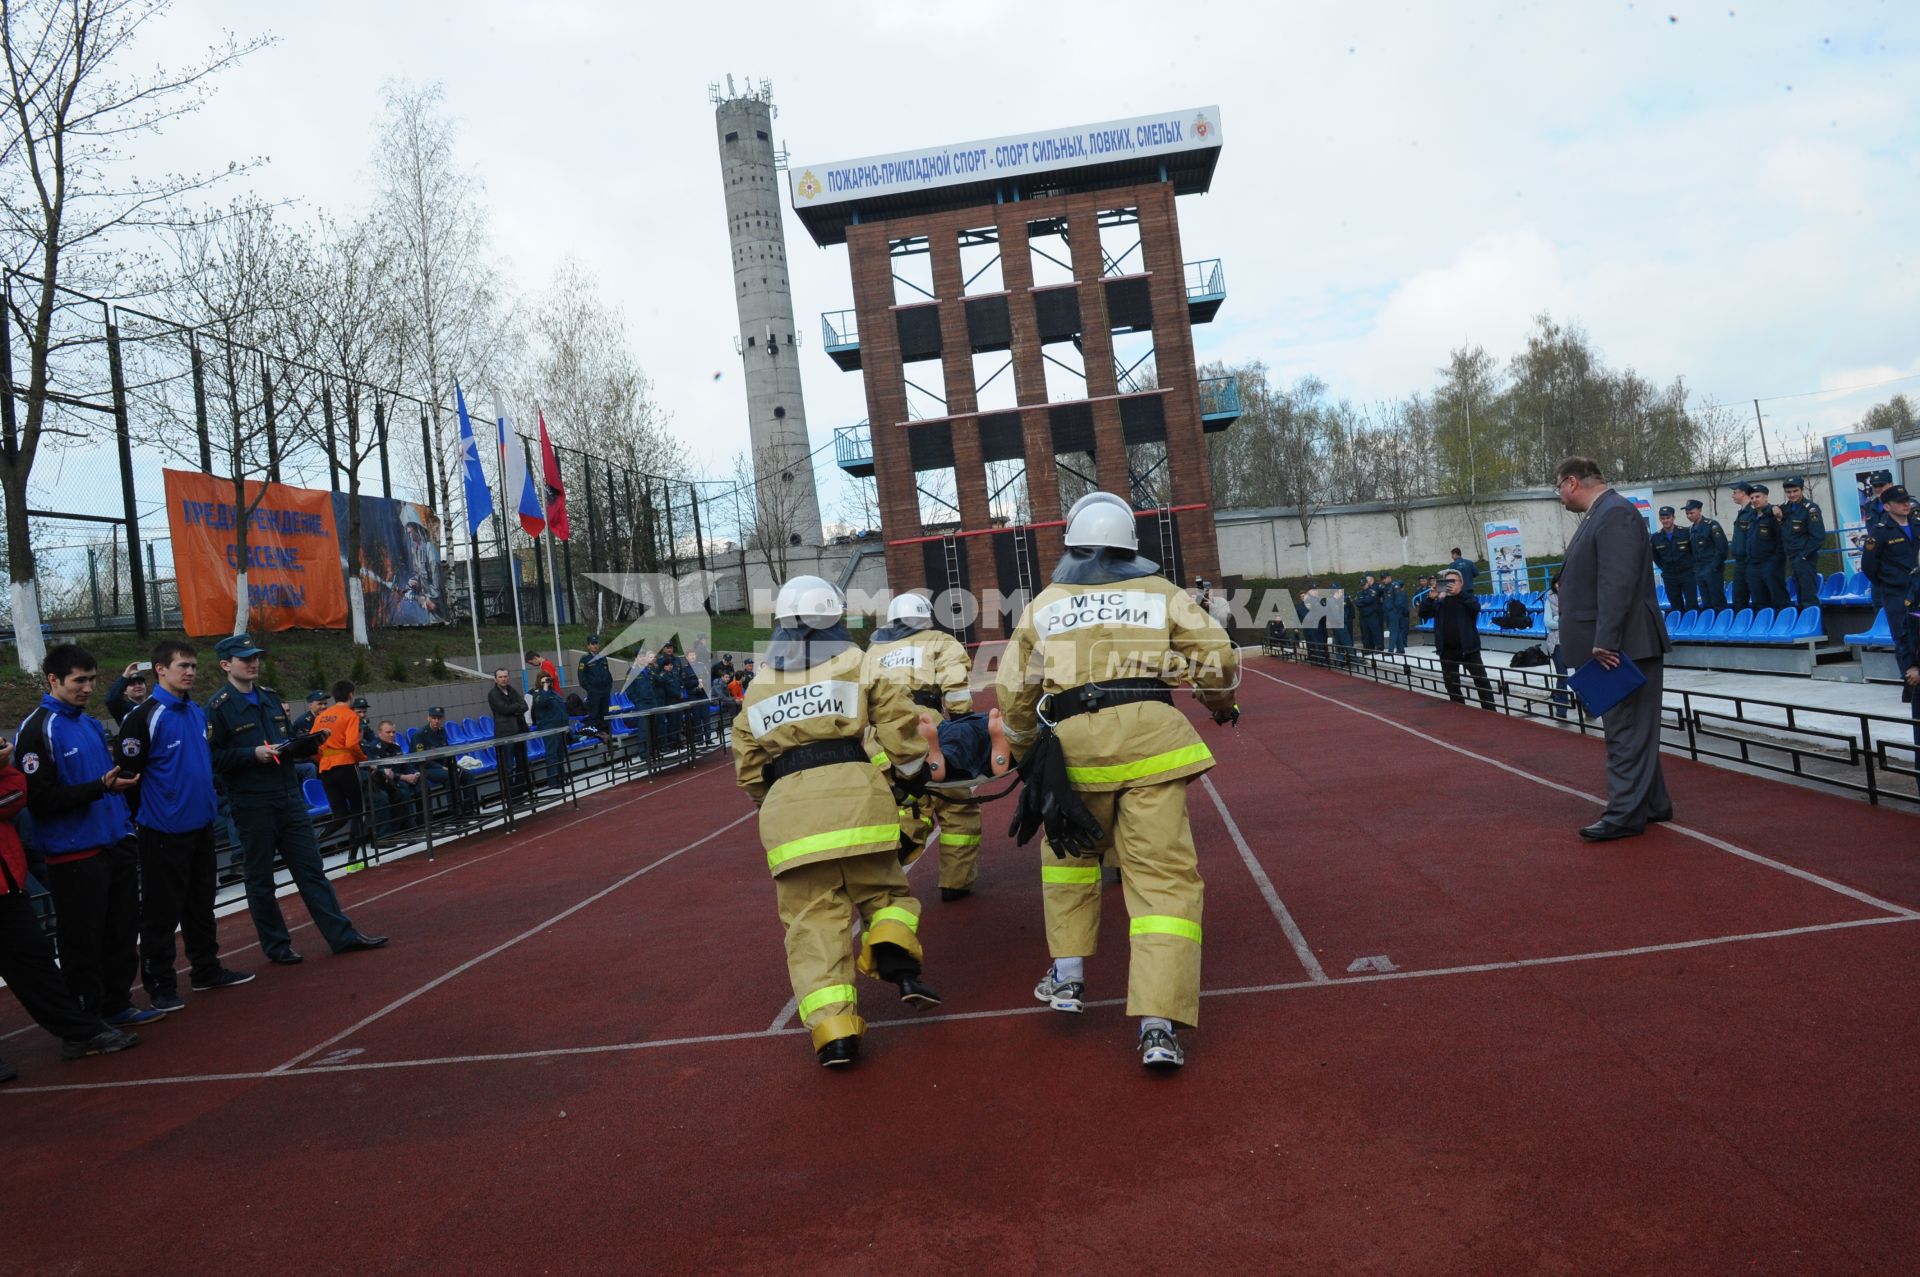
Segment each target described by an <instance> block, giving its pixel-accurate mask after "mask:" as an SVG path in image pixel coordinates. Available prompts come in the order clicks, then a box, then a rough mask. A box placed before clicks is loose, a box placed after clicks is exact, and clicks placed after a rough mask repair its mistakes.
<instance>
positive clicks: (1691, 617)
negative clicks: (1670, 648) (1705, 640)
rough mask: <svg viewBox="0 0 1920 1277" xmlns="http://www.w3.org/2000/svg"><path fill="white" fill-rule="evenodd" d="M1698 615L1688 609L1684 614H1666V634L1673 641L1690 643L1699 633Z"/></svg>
mask: <svg viewBox="0 0 1920 1277" xmlns="http://www.w3.org/2000/svg"><path fill="white" fill-rule="evenodd" d="M1699 629H1700V613H1699V612H1696V611H1693V610H1692V609H1689V610H1687V611H1685V612H1669V613H1667V634H1668V635H1669V636H1670V637H1672V638H1675V639H1680V640H1683V641H1690V640H1692V639H1693V637H1694V636H1695V635H1696V634H1697V633H1698V632H1699Z"/></svg>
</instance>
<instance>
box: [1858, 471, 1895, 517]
mask: <svg viewBox="0 0 1920 1277" xmlns="http://www.w3.org/2000/svg"><path fill="white" fill-rule="evenodd" d="M1892 486H1893V471H1891V470H1875V471H1874V472H1873V473H1872V474H1871V475H1869V476H1868V478H1867V494H1866V495H1865V496H1864V497H1862V498H1861V499H1860V522H1861V523H1863V524H1864V523H1872V522H1873V519H1874V516H1875V515H1877V514H1879V513H1881V512H1882V511H1883V510H1885V509H1886V508H1887V489H1888V488H1891V487H1892Z"/></svg>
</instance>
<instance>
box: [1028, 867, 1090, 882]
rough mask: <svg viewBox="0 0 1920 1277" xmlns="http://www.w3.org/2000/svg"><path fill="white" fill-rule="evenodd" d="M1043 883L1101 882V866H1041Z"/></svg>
mask: <svg viewBox="0 0 1920 1277" xmlns="http://www.w3.org/2000/svg"><path fill="white" fill-rule="evenodd" d="M1040 881H1041V882H1099V881H1100V866H1099V865H1041V866H1040Z"/></svg>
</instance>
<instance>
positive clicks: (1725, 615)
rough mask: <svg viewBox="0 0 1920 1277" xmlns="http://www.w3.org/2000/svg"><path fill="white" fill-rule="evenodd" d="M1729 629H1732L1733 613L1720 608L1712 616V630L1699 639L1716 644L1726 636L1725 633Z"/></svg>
mask: <svg viewBox="0 0 1920 1277" xmlns="http://www.w3.org/2000/svg"><path fill="white" fill-rule="evenodd" d="M1731 629H1733V612H1732V611H1731V610H1730V609H1727V608H1722V609H1720V610H1719V611H1718V612H1715V613H1714V614H1713V628H1712V629H1710V630H1708V631H1707V632H1706V633H1705V634H1703V635H1701V636H1700V637H1701V638H1703V639H1705V640H1706V641H1707V642H1709V643H1718V642H1720V641H1721V640H1722V639H1724V638H1725V637H1726V636H1727V632H1728V631H1729V630H1731Z"/></svg>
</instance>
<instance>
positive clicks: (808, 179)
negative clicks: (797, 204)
mask: <svg viewBox="0 0 1920 1277" xmlns="http://www.w3.org/2000/svg"><path fill="white" fill-rule="evenodd" d="M796 189H797V190H798V191H799V192H800V198H801V199H808V200H810V199H812V198H813V197H814V196H816V195H818V194H819V193H820V179H819V178H817V177H815V176H814V175H813V170H812V169H808V170H807V171H806V172H804V173H802V174H801V175H800V185H799V186H798V187H797V188H796Z"/></svg>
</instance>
